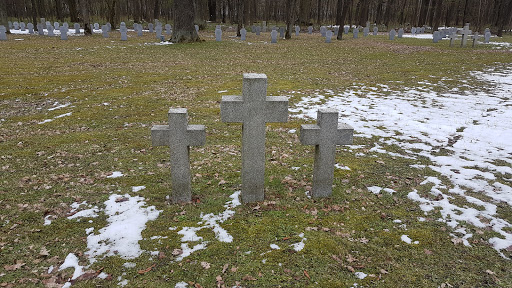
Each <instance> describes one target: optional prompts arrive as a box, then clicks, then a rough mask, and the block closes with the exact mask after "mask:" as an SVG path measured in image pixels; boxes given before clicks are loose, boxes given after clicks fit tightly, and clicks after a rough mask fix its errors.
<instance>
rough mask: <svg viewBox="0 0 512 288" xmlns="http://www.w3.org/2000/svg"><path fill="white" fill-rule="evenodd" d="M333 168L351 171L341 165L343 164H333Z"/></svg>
mask: <svg viewBox="0 0 512 288" xmlns="http://www.w3.org/2000/svg"><path fill="white" fill-rule="evenodd" d="M334 167H335V168H337V169H341V170H349V171H350V170H351V169H350V168H349V167H347V166H345V165H343V164H339V163H336V164H334Z"/></svg>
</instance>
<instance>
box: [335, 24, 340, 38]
mask: <svg viewBox="0 0 512 288" xmlns="http://www.w3.org/2000/svg"><path fill="white" fill-rule="evenodd" d="M339 33H340V27H339V26H336V27H334V36H335V37H337V36H338V34H339Z"/></svg>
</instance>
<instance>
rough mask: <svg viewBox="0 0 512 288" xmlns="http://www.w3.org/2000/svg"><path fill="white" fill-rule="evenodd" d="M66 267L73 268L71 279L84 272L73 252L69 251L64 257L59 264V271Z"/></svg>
mask: <svg viewBox="0 0 512 288" xmlns="http://www.w3.org/2000/svg"><path fill="white" fill-rule="evenodd" d="M66 268H74V269H75V272H73V276H72V277H71V280H75V279H76V278H78V277H80V275H82V274H84V272H83V267H82V266H80V264H78V258H77V257H76V256H75V254H73V253H69V254H68V256H66V259H65V260H64V263H62V265H60V267H59V271H61V270H64V269H66Z"/></svg>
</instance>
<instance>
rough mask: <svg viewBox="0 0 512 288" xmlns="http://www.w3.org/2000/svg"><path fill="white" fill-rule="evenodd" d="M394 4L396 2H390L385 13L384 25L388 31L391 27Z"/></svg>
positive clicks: (390, 0) (391, 0)
mask: <svg viewBox="0 0 512 288" xmlns="http://www.w3.org/2000/svg"><path fill="white" fill-rule="evenodd" d="M394 4H395V0H389V1H388V3H386V12H384V25H386V29H387V28H388V27H389V22H391V11H393V8H394V7H393V6H394ZM388 30H389V29H388Z"/></svg>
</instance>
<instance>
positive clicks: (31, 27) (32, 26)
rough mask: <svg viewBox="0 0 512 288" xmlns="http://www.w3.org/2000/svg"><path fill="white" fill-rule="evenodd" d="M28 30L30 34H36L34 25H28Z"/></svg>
mask: <svg viewBox="0 0 512 288" xmlns="http://www.w3.org/2000/svg"><path fill="white" fill-rule="evenodd" d="M27 28H28V34H34V24H32V23H28V24H27Z"/></svg>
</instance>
